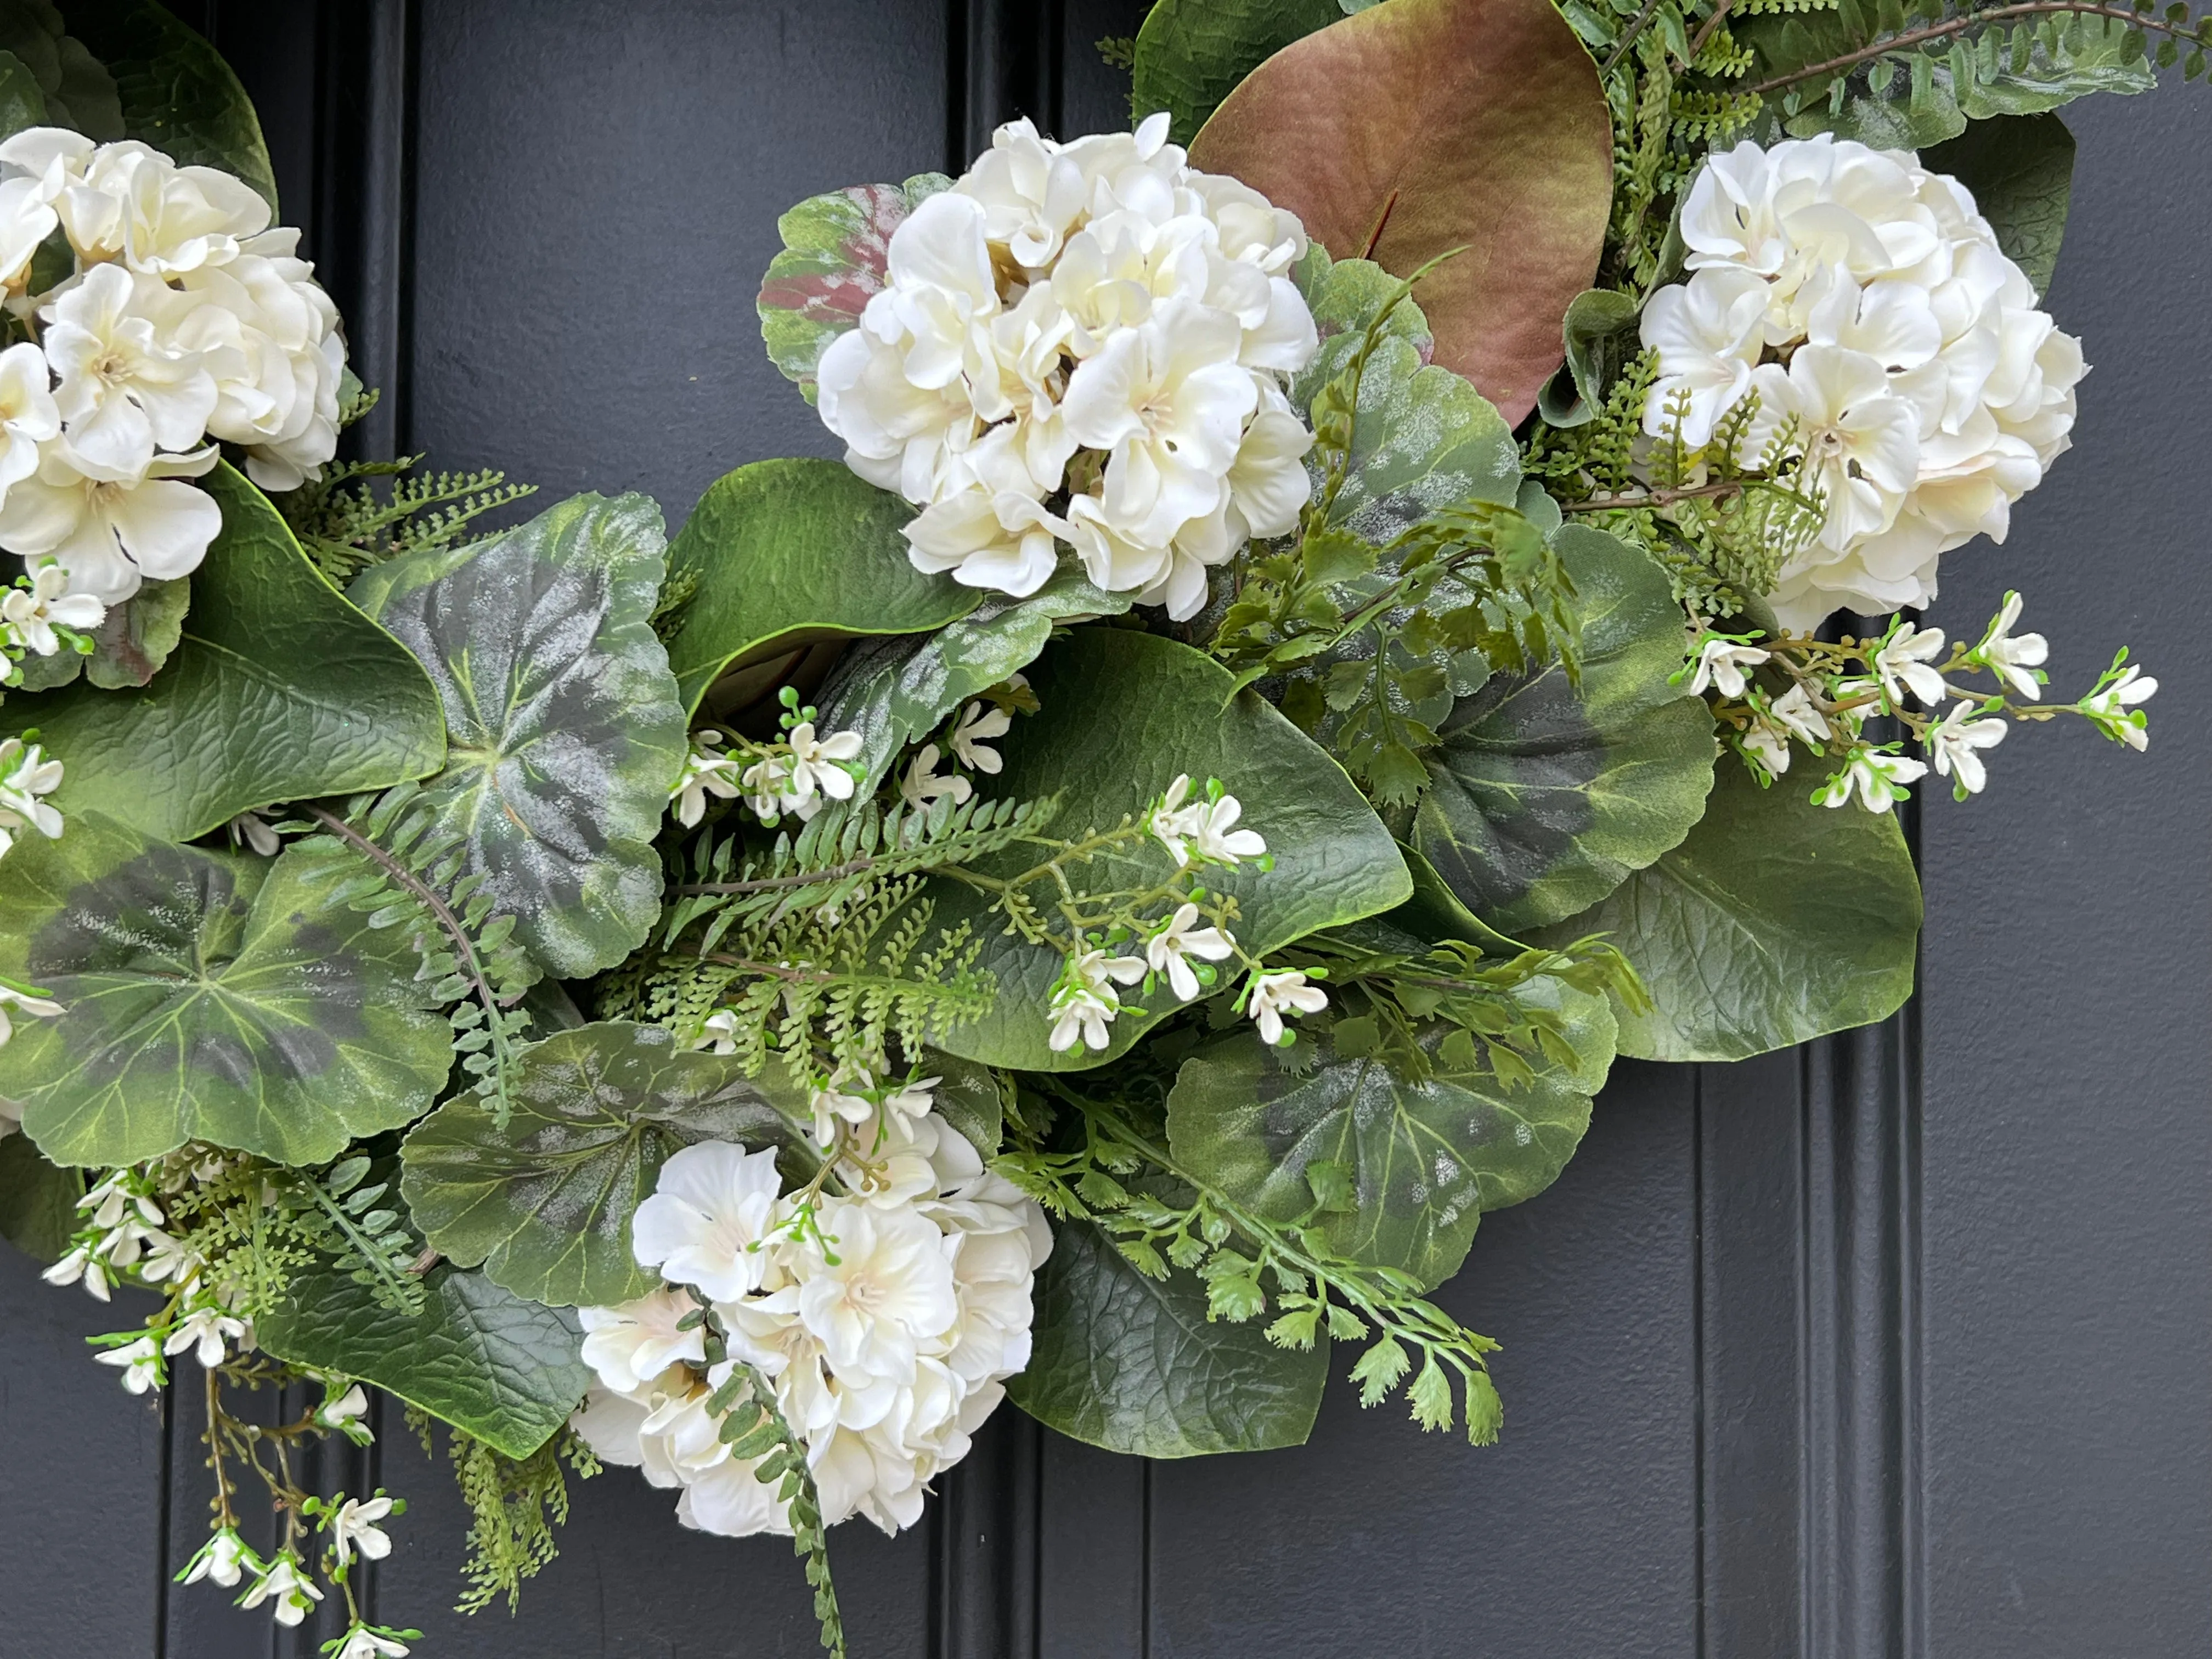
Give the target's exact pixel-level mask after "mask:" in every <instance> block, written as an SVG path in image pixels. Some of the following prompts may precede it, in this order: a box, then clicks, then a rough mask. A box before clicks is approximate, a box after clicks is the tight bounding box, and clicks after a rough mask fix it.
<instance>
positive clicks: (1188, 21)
mask: <svg viewBox="0 0 2212 1659" xmlns="http://www.w3.org/2000/svg"><path fill="white" fill-rule="evenodd" d="M1343 15H1344V8H1343V7H1341V6H1340V5H1339V4H1338V3H1337V0H1159V3H1158V5H1156V6H1154V7H1153V8H1152V10H1151V12H1150V13H1149V14H1147V15H1146V18H1145V22H1144V27H1141V28H1139V30H1138V31H1137V58H1136V66H1135V73H1134V75H1133V77H1132V82H1133V85H1132V89H1131V91H1130V94H1129V107H1130V109H1131V110H1132V111H1133V112H1134V113H1135V115H1136V117H1137V118H1138V119H1139V120H1142V119H1143V118H1145V117H1146V116H1147V115H1150V114H1151V113H1152V112H1153V111H1155V110H1163V109H1164V110H1166V111H1167V112H1169V113H1170V115H1172V116H1173V117H1174V118H1175V125H1173V126H1172V127H1171V128H1170V137H1172V138H1173V139H1174V140H1175V142H1176V143H1178V144H1188V143H1190V141H1191V140H1192V139H1194V138H1195V137H1197V136H1198V130H1199V129H1200V127H1202V126H1204V125H1206V117H1207V116H1209V115H1211V114H1212V113H1213V112H1214V109H1215V107H1216V106H1218V105H1219V103H1220V102H1221V100H1223V99H1225V98H1226V97H1227V96H1228V95H1229V94H1231V92H1233V91H1235V90H1236V88H1237V82H1239V81H1242V80H1243V78H1244V77H1245V76H1248V75H1249V74H1250V73H1251V72H1252V71H1253V70H1255V69H1257V68H1259V67H1260V65H1261V63H1263V62H1264V61H1265V60H1267V58H1272V57H1273V56H1274V55H1275V53H1277V52H1280V51H1281V50H1282V49H1283V48H1284V47H1285V46H1289V45H1290V44H1291V41H1293V40H1302V39H1304V37H1305V36H1306V35H1309V34H1311V33H1313V32H1314V31H1315V30H1316V29H1324V28H1327V27H1328V26H1329V25H1330V24H1331V23H1334V22H1335V21H1338V20H1339V19H1340V18H1341V17H1343Z"/></svg>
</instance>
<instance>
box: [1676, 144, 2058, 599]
mask: <svg viewBox="0 0 2212 1659" xmlns="http://www.w3.org/2000/svg"><path fill="white" fill-rule="evenodd" d="M1681 230H1682V240H1683V241H1684V242H1685V243H1686V245H1687V246H1688V249H1689V255H1688V258H1687V261H1686V264H1688V266H1689V269H1690V271H1691V276H1690V278H1689V280H1688V281H1687V282H1686V283H1682V284H1680V285H1679V286H1676V287H1672V288H1666V289H1661V290H1660V291H1659V292H1658V293H1657V294H1656V295H1653V296H1652V298H1651V301H1650V304H1649V305H1648V306H1646V307H1645V308H1644V319H1643V340H1644V344H1645V345H1646V346H1649V347H1651V348H1653V349H1656V351H1657V352H1658V354H1659V372H1660V377H1661V378H1660V379H1659V380H1658V382H1657V383H1656V385H1655V386H1653V387H1652V390H1651V395H1650V401H1649V403H1648V404H1646V406H1645V410H1644V426H1645V429H1646V430H1647V431H1649V432H1650V433H1651V434H1653V435H1655V436H1656V435H1662V434H1664V433H1666V432H1668V430H1669V429H1670V428H1671V426H1672V423H1673V416H1670V414H1669V407H1670V404H1673V403H1674V400H1675V399H1677V398H1686V404H1687V417H1686V419H1685V420H1684V421H1683V422H1682V437H1683V440H1684V441H1685V442H1686V443H1689V444H1692V445H1699V444H1704V443H1705V442H1707V441H1710V440H1711V437H1712V436H1713V433H1714V430H1715V428H1716V427H1717V425H1718V424H1719V422H1721V420H1722V418H1723V416H1726V415H1727V414H1728V412H1729V410H1732V409H1734V408H1735V406H1736V405H1737V404H1739V403H1740V402H1741V401H1742V399H1743V398H1745V397H1746V396H1747V395H1748V394H1750V393H1753V392H1756V393H1757V394H1758V398H1759V406H1758V412H1757V416H1756V418H1755V419H1754V420H1753V422H1752V423H1751V427H1750V430H1749V432H1748V433H1747V435H1746V437H1745V439H1744V442H1743V446H1742V455H1741V459H1744V460H1745V461H1746V462H1747V463H1748V462H1755V461H1756V460H1757V459H1758V458H1759V455H1760V454H1761V453H1763V452H1764V451H1765V448H1766V447H1767V445H1768V443H1769V442H1770V441H1771V439H1772V438H1773V437H1774V436H1775V435H1776V434H1777V433H1778V431H1779V430H1780V429H1781V428H1783V426H1784V423H1785V422H1793V421H1794V422H1796V435H1795V438H1794V439H1793V441H1792V444H1791V447H1792V449H1793V450H1794V451H1796V453H1802V455H1803V457H1804V459H1805V471H1806V476H1807V482H1808V483H1814V482H1817V483H1818V485H1819V487H1820V489H1821V491H1822V492H1823V494H1824V495H1825V497H1826V523H1825V524H1824V526H1823V527H1822V529H1821V532H1820V536H1819V537H1818V538H1817V539H1816V540H1815V541H1814V544H1813V545H1812V546H1811V547H1809V548H1808V549H1807V550H1804V551H1803V552H1802V553H1800V554H1798V555H1796V556H1794V557H1793V558H1792V559H1791V560H1790V562H1789V563H1788V564H1787V565H1786V566H1785V567H1784V569H1783V571H1782V574H1781V581H1780V585H1779V586H1778V589H1777V591H1776V592H1775V594H1774V596H1773V599H1774V607H1775V612H1776V614H1777V615H1778V617H1780V618H1781V620H1782V621H1783V623H1784V624H1785V625H1786V626H1789V627H1791V628H1796V629H1809V628H1811V627H1813V626H1814V625H1815V624H1816V623H1819V622H1820V619H1821V618H1822V617H1826V615H1827V614H1828V613H1829V612H1830V611H1834V610H1836V609H1837V608H1838V607H1839V606H1844V605H1849V606H1850V607H1852V608H1854V609H1857V610H1859V611H1869V612H1881V611H1893V610H1896V609H1898V608H1899V607H1901V606H1909V605H1925V604H1927V603H1928V602H1929V600H1931V599H1934V598H1935V597H1936V561H1937V559H1938V557H1939V556H1941V555H1942V554H1943V553H1944V552H1946V551H1948V550H1950V549H1952V548H1954V547H1957V546H1959V545H1960V544H1963V543H1965V542H1967V541H1969V540H1971V539H1972V538H1974V537H1976V536H1978V535H1987V536H1988V537H1990V538H1991V539H1992V540H1995V541H2000V542H2001V541H2002V540H2003V539H2004V538H2005V532H2006V530H2007V528H2008V523H2009V514H2010V510H2011V507H2012V503H2013V502H2014V501H2017V500H2019V499H2020V497H2021V495H2025V494H2026V493H2027V491H2028V490H2030V489H2033V488H2034V487H2035V486H2036V484H2037V483H2039V482H2041V480H2042V477H2043V474H2044V471H2045V469H2046V468H2047V467H2049V466H2050V465H2051V462H2052V461H2054V460H2056V459H2057V458H2058V456H2059V455H2060V454H2061V453H2063V451H2064V450H2065V449H2066V448H2067V447H2069V443H2070V441H2071V440H2070V438H2069V434H2070V433H2071V431H2072V430H2073V426H2074V386H2075V382H2076V381H2078V380H2080V379H2081V376H2082V374H2084V373H2085V372H2086V365H2084V363H2083V362H2082V361H2081V342H2080V341H2079V340H2077V339H2075V337H2073V336H2071V335H2069V334H2065V333H2062V332H2060V331H2058V329H2057V328H2056V327H2055V326H2053V325H2052V323H2051V318H2050V316H2049V315H2048V314H2047V313H2045V312H2043V311H2040V310H2039V309H2037V307H2036V294H2035V290H2034V289H2033V287H2031V286H2030V285H2029V283H2028V280H2027V276H2026V275H2025V274H2023V273H2022V271H2021V268H2020V267H2019V266H2018V265H2016V264H2014V263H2013V262H2012V260H2010V259H2009V258H2006V257H2005V255H2004V254H2003V252H2001V251H2000V250H1999V248H1998V246H1997V242H1996V234H1995V233H1994V232H1992V231H1991V230H1990V225H1989V222H1988V221H1987V220H1986V219H1984V218H1983V217H1982V216H1981V215H1980V214H1979V213H1978V212H1977V211H1976V210H1975V207H1974V199H1973V197H1972V196H1971V195H1970V194H1969V193H1968V192H1967V191H1966V188H1965V187H1964V186H1963V185H1960V183H1959V182H1958V181H1957V180H1956V179H1952V178H1949V177H1947V176H1946V175H1944V174H1942V173H1931V172H1929V170H1928V169H1926V168H1925V167H1922V166H1920V165H1919V163H1918V161H1917V159H1916V158H1915V157H1914V156H1913V155H1911V154H1909V153H1907V152H1905V151H1902V150H1875V149H1869V148H1867V147H1866V146H1865V145H1864V144H1860V143H1853V142H1850V140H1838V139H1836V138H1834V137H1832V136H1830V135H1828V134H1822V135H1820V136H1819V137H1814V138H1808V139H1792V140H1789V141H1786V142H1784V143H1778V144H1776V145H1774V146H1773V147H1772V148H1771V149H1761V148H1760V147H1759V145H1757V144H1754V143H1748V142H1747V143H1741V144H1738V145H1737V146H1736V147H1735V149H1732V150H1729V151H1728V152H1726V153H1725V154H1720V155H1713V156H1711V157H1710V158H1709V159H1708V160H1707V161H1706V163H1705V167H1704V168H1703V169H1702V170H1701V171H1700V172H1699V174H1698V177H1697V179H1696V181H1695V183H1693V184H1692V185H1691V188H1690V192H1689V195H1688V197H1687V198H1686V201H1685V202H1684V204H1683V208H1682V216H1681Z"/></svg>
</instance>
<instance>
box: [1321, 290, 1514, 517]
mask: <svg viewBox="0 0 2212 1659" xmlns="http://www.w3.org/2000/svg"><path fill="white" fill-rule="evenodd" d="M1298 274H1299V279H1300V283H1301V284H1302V286H1303V288H1304V291H1305V293H1306V295H1308V298H1309V300H1310V302H1311V303H1312V304H1313V305H1314V306H1315V307H1316V316H1317V317H1318V318H1326V319H1328V321H1327V323H1326V324H1325V325H1324V326H1327V327H1328V328H1329V330H1330V332H1329V333H1328V337H1327V338H1325V339H1324V341H1323V343H1322V350H1321V352H1320V354H1319V355H1318V356H1316V358H1315V360H1314V362H1313V363H1312V364H1310V366H1309V367H1308V368H1306V369H1305V370H1304V372H1303V373H1301V374H1298V375H1297V377H1296V378H1295V379H1294V380H1292V382H1291V397H1292V398H1295V399H1296V400H1297V401H1298V402H1299V403H1301V404H1310V403H1311V401H1312V400H1313V398H1314V397H1315V395H1316V393H1317V392H1320V391H1321V389H1322V387H1323V386H1326V385H1327V384H1328V381H1329V380H1331V379H1332V378H1334V375H1335V374H1337V373H1338V372H1339V371H1340V369H1342V368H1343V367H1344V366H1345V364H1346V362H1349V361H1350V358H1351V356H1352V351H1353V350H1354V349H1355V348H1356V347H1357V345H1358V342H1359V340H1360V338H1361V337H1362V336H1363V335H1364V331H1365V330H1366V328H1367V326H1368V325H1369V324H1370V322H1372V321H1373V319H1374V318H1375V315H1376V313H1377V312H1379V311H1380V310H1381V309H1382V307H1383V306H1384V305H1385V304H1386V303H1388V302H1389V299H1390V296H1391V295H1393V294H1395V292H1396V291H1397V289H1398V288H1399V286H1400V284H1399V281H1398V279H1397V278H1395V277H1394V276H1390V275H1389V273H1387V272H1385V271H1384V270H1383V269H1382V267H1380V266H1379V265H1376V264H1371V263H1370V262H1368V261H1366V260H1364V259H1340V260H1336V261H1334V263H1332V262H1330V261H1329V260H1328V256H1327V255H1326V254H1325V253H1317V254H1314V255H1310V256H1309V257H1308V258H1307V259H1306V260H1305V262H1304V264H1301V265H1300V267H1299V272H1298ZM1427 343H1428V337H1427V333H1426V325H1425V321H1424V319H1423V317H1422V314H1421V313H1420V312H1419V310H1417V309H1415V308H1414V307H1413V304H1412V302H1411V301H1403V302H1401V304H1400V305H1399V307H1398V308H1397V309H1396V310H1395V311H1394V312H1392V313H1390V319H1389V323H1388V324H1387V325H1385V335H1384V337H1383V340H1382V341H1381V342H1380V343H1378V344H1377V345H1376V349H1375V350H1374V351H1373V352H1372V353H1370V355H1369V356H1368V359H1367V364H1366V367H1365V368H1364V369H1363V370H1362V371H1361V374H1360V379H1359V404H1358V410H1357V411H1356V414H1355V416H1354V419H1353V422H1352V465H1351V470H1350V471H1349V473H1348V474H1347V476H1346V479H1345V483H1344V487H1343V489H1341V490H1340V492H1339V493H1338V495H1337V497H1336V500H1335V501H1334V503H1332V504H1331V507H1330V509H1329V522H1330V523H1332V524H1340V525H1343V526H1346V528H1347V529H1349V530H1351V531H1352V532H1353V533H1354V534H1355V535H1358V536H1360V537H1362V538H1364V539H1366V540H1368V541H1370V542H1373V543H1375V544H1377V545H1380V544H1383V543H1385V542H1388V541H1389V539H1390V538H1392V537H1394V536H1395V535H1397V534H1398V532H1400V531H1401V530H1404V529H1405V528H1407V526H1410V525H1413V524H1416V523H1418V522H1419V521H1420V520H1423V519H1425V518H1426V517H1428V516H1429V515H1430V514H1431V513H1434V512H1435V511H1437V509H1438V508H1439V507H1448V506H1450V505H1451V504H1453V503H1455V502H1458V501H1496V502H1498V503H1499V504H1501V505H1504V506H1510V505H1511V504H1512V502H1513V501H1514V499H1515V496H1516V493H1517V492H1518V490H1519V489H1520V487H1521V451H1520V449H1519V447H1518V446H1516V444H1515V443H1514V441H1513V432H1512V428H1510V427H1509V426H1507V425H1506V423H1505V420H1504V416H1501V415H1499V414H1498V410H1496V409H1495V408H1494V407H1493V406H1492V404H1491V403H1490V401H1489V400H1488V399H1487V398H1485V397H1483V395H1482V394H1481V393H1480V392H1477V391H1476V390H1475V389H1474V387H1473V386H1469V385H1468V382H1467V381H1466V380H1465V379H1463V378H1462V376H1460V375H1458V374H1454V373H1453V372H1452V371H1451V370H1450V369H1448V368H1442V367H1439V366H1437V365H1436V364H1432V363H1431V362H1429V361H1428V352H1427ZM1307 465H1308V468H1309V470H1310V471H1313V473H1314V474H1315V477H1316V487H1318V483H1319V479H1320V477H1321V458H1320V457H1319V456H1318V455H1311V456H1309V457H1308V458H1307Z"/></svg>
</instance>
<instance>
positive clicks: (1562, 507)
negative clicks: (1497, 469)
mask: <svg viewBox="0 0 2212 1659" xmlns="http://www.w3.org/2000/svg"><path fill="white" fill-rule="evenodd" d="M1742 493H1743V485H1742V483H1741V482H1739V481H1736V480H1733V479H1732V480H1730V481H1729V482H1727V483H1709V484H1699V486H1698V487H1697V488H1696V489H1647V490H1643V491H1640V492H1638V494H1636V495H1593V496H1591V497H1590V498H1589V500H1588V501H1562V502H1560V503H1559V511H1560V512H1562V513H1620V512H1627V511H1629V510H1631V509H1632V508H1635V507H1668V506H1671V505H1672V504H1673V503H1674V502H1676V501H1699V500H1702V499H1705V498H1707V497H1711V496H1716V495H1741V494H1742Z"/></svg>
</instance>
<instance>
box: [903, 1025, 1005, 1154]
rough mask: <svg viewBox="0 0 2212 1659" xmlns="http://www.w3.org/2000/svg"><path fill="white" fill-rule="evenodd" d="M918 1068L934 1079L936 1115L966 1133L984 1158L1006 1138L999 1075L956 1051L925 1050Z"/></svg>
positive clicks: (994, 1151)
mask: <svg viewBox="0 0 2212 1659" xmlns="http://www.w3.org/2000/svg"><path fill="white" fill-rule="evenodd" d="M921 1069H922V1071H923V1073H925V1074H927V1075H931V1076H934V1077H935V1078H936V1079H937V1080H938V1081H937V1091H936V1096H937V1115H939V1117H941V1118H943V1119H944V1120H945V1121H946V1122H947V1123H950V1124H951V1126H952V1127H954V1128H956V1129H957V1130H958V1131H959V1132H960V1133H961V1134H963V1136H965V1137H966V1138H967V1139H968V1141H969V1145H971V1146H974V1147H975V1150H976V1151H977V1152H979V1153H981V1155H982V1156H983V1157H984V1158H986V1159H988V1158H995V1157H997V1156H998V1153H999V1144H1000V1142H1001V1141H1002V1140H1004V1139H1006V1095H1005V1091H1004V1088H1003V1086H1002V1085H1001V1084H1000V1079H999V1074H998V1073H996V1072H994V1071H993V1070H992V1069H991V1068H990V1067H989V1066H979V1065H977V1064H976V1063H975V1061H974V1060H963V1059H961V1058H960V1057H959V1056H958V1055H957V1054H939V1053H938V1052H937V1051H936V1050H934V1049H925V1050H923V1052H922V1056H921Z"/></svg>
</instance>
